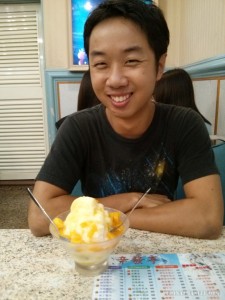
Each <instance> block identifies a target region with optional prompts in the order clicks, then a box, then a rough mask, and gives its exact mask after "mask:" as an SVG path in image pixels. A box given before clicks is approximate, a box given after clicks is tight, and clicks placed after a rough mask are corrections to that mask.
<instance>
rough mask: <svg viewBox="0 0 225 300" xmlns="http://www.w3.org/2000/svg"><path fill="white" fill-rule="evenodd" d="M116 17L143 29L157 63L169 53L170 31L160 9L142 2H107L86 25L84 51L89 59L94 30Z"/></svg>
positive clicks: (103, 3) (122, 0)
mask: <svg viewBox="0 0 225 300" xmlns="http://www.w3.org/2000/svg"><path fill="white" fill-rule="evenodd" d="M114 17H123V18H126V19H128V20H131V21H133V22H134V23H135V24H137V25H138V26H139V27H140V28H141V30H142V31H143V32H144V33H145V35H146V37H147V40H148V44H149V46H150V47H151V49H152V50H153V52H154V55H155V59H156V62H158V61H159V59H160V57H161V56H162V55H163V54H164V53H166V52H167V48H168V45H169V29H168V26H167V23H166V20H165V18H164V15H163V13H162V11H161V10H160V8H159V7H157V6H156V5H155V4H154V3H151V4H146V3H144V2H143V1H141V0H106V1H104V2H102V3H101V4H99V6H97V7H96V8H95V9H94V10H93V11H92V12H91V13H90V15H89V17H88V18H87V20H86V22H85V25H84V49H85V52H86V54H87V56H88V57H89V40H90V36H91V32H92V30H93V29H94V27H95V26H96V25H97V24H99V23H100V22H102V21H104V20H106V19H109V18H114Z"/></svg>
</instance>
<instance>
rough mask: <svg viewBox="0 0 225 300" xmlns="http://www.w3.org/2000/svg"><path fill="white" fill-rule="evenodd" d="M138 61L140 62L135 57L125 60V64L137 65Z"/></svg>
mask: <svg viewBox="0 0 225 300" xmlns="http://www.w3.org/2000/svg"><path fill="white" fill-rule="evenodd" d="M139 63H140V61H139V60H137V59H129V60H127V61H126V65H129V66H135V65H138V64H139Z"/></svg>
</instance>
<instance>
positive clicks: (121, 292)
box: [92, 253, 225, 300]
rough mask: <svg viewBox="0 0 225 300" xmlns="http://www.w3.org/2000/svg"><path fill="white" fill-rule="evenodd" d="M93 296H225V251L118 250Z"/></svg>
mask: <svg viewBox="0 0 225 300" xmlns="http://www.w3.org/2000/svg"><path fill="white" fill-rule="evenodd" d="M92 299H93V300H106V299H107V300H115V299H117V300H126V299H127V300H149V299H152V300H160V299H162V300H178V299H179V300H181V299H185V300H186V299H190V300H224V299H225V253H210V254H198V253H192V254H191V253H189V254H117V255H111V257H110V259H109V267H108V269H107V271H105V272H104V273H103V274H101V275H99V276H97V277H95V280H94V290H93V297H92Z"/></svg>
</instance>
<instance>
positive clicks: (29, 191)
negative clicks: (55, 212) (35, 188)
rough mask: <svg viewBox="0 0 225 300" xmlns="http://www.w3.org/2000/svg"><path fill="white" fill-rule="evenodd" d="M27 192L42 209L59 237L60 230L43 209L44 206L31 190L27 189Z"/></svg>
mask: <svg viewBox="0 0 225 300" xmlns="http://www.w3.org/2000/svg"><path fill="white" fill-rule="evenodd" d="M27 191H28V193H29V195H30V197H31V199H32V200H33V201H34V203H35V204H36V205H37V206H38V207H39V208H40V210H41V211H42V212H43V214H44V215H45V216H46V218H47V219H48V220H49V221H50V223H51V224H52V225H53V226H54V228H55V229H56V232H57V234H58V235H60V234H59V229H58V227H57V226H56V225H55V223H54V222H53V220H52V219H51V217H50V216H49V215H48V214H47V213H46V211H45V209H44V208H43V206H42V205H41V204H40V202H39V201H38V200H37V198H36V197H35V196H34V194H33V193H32V192H31V190H30V189H29V188H27Z"/></svg>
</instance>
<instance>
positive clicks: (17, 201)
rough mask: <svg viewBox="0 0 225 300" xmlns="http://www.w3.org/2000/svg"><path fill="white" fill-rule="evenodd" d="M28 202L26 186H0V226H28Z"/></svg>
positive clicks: (8, 227) (7, 227)
mask: <svg viewBox="0 0 225 300" xmlns="http://www.w3.org/2000/svg"><path fill="white" fill-rule="evenodd" d="M31 188H32V187H31ZM28 202H29V195H28V193H27V190H26V186H0V228H1V229H11V228H12V229H14V228H17V229H25V228H28V224H27V208H28Z"/></svg>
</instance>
